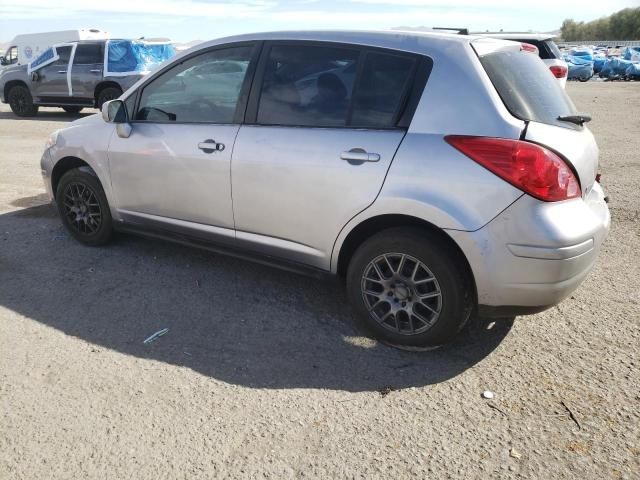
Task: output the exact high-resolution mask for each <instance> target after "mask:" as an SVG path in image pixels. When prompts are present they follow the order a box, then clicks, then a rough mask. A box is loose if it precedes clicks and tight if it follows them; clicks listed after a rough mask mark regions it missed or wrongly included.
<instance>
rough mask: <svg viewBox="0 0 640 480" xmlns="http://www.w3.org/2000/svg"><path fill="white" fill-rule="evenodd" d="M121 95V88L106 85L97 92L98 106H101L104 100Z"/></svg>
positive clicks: (113, 98)
mask: <svg viewBox="0 0 640 480" xmlns="http://www.w3.org/2000/svg"><path fill="white" fill-rule="evenodd" d="M120 95H122V90H120V89H119V88H116V87H107V88H105V89H104V90H102V91H101V92H100V93H99V94H98V108H102V105H103V104H104V102H108V101H109V100H115V99H116V98H118V97H119V96H120Z"/></svg>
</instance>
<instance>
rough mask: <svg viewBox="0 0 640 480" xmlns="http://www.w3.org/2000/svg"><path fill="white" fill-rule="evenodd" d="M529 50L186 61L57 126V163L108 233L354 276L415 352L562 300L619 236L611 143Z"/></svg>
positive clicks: (300, 43)
mask: <svg viewBox="0 0 640 480" xmlns="http://www.w3.org/2000/svg"><path fill="white" fill-rule="evenodd" d="M528 50H530V49H527V48H523V47H522V45H521V44H519V43H515V42H509V41H504V40H494V39H488V38H480V37H473V36H457V35H447V34H435V33H403V32H278V33H267V34H255V35H242V36H237V37H231V38H225V39H220V40H214V41H211V42H208V43H205V44H202V45H199V46H198V47H196V48H193V49H191V50H188V51H186V52H184V53H183V54H181V55H179V56H178V57H176V58H175V59H173V60H172V61H170V62H169V63H165V64H163V65H162V66H161V67H160V68H159V69H158V70H157V71H155V72H154V73H152V74H150V75H149V76H147V77H145V78H144V79H142V80H140V81H139V82H138V83H136V84H135V85H134V86H133V87H131V88H130V89H129V90H128V91H126V92H125V93H124V94H123V95H122V97H121V98H120V99H118V100H112V101H111V102H108V103H107V104H105V105H104V107H103V110H102V115H101V116H100V115H94V116H91V117H87V118H83V119H81V120H78V121H75V122H73V123H72V124H71V125H70V126H69V127H67V128H64V129H62V130H58V131H57V132H54V133H53V134H52V135H51V136H50V138H49V140H48V145H47V149H46V151H45V152H44V155H43V157H42V174H43V176H44V180H45V184H46V187H47V190H48V191H49V193H50V194H51V197H52V198H53V199H55V201H56V203H57V206H58V209H59V213H60V217H61V219H62V222H63V223H64V225H65V226H66V228H67V229H68V230H69V231H70V232H71V234H72V235H73V236H74V237H75V238H76V239H78V240H79V241H81V242H83V243H85V244H88V245H102V244H104V243H106V242H107V241H108V240H109V239H110V238H111V235H112V231H113V230H114V229H115V230H127V231H133V232H138V233H142V234H146V235H150V236H156V237H162V238H168V239H173V240H176V241H179V242H183V243H188V244H191V245H197V246H202V247H206V248H213V249H216V250H218V251H224V252H227V253H230V254H234V255H242V256H246V257H250V258H254V259H257V260H260V261H266V262H269V263H273V264H279V265H281V266H284V267H286V268H292V269H296V270H301V269H303V270H308V271H312V272H326V273H330V274H334V275H339V276H341V277H343V278H344V279H345V283H346V288H347V291H348V297H349V299H350V302H351V304H352V307H353V309H354V311H355V313H356V316H357V318H358V319H360V320H361V322H362V323H363V324H364V325H365V326H366V327H367V328H368V330H369V331H370V332H371V333H372V334H374V335H375V336H376V337H378V338H380V339H381V340H383V341H385V342H387V343H389V344H393V345H397V346H402V347H409V348H411V347H425V346H433V345H438V344H441V343H443V342H446V341H447V340H448V339H450V338H451V337H452V336H454V335H455V334H456V333H457V332H458V331H459V330H460V329H461V328H462V327H463V325H464V324H465V322H466V321H467V319H468V318H469V316H470V315H471V314H472V313H474V312H475V313H477V314H479V315H484V316H495V317H503V316H511V315H518V314H527V313H534V312H539V311H541V310H544V309H546V308H549V307H550V306H552V305H555V304H557V303H559V302H560V301H561V300H562V299H563V298H564V297H566V296H567V295H568V294H570V293H571V292H572V291H573V290H574V289H575V288H577V287H578V285H579V284H580V283H581V282H582V280H583V279H584V278H585V276H586V275H587V273H588V272H589V270H590V269H591V267H592V266H593V264H594V262H595V260H596V257H597V255H598V251H599V249H600V246H601V244H602V242H603V240H604V239H605V237H606V235H607V232H608V229H609V222H610V217H609V211H608V208H607V205H606V203H605V197H604V194H603V191H602V189H601V188H600V185H599V183H598V182H596V176H597V169H598V148H597V146H596V143H595V141H594V138H593V136H592V134H591V132H590V131H589V130H588V129H587V128H586V127H585V126H584V123H585V122H586V121H588V120H589V118H588V117H587V116H586V115H581V114H579V113H577V112H576V110H575V107H574V105H573V104H572V102H571V100H570V99H569V98H568V97H567V95H566V94H565V92H564V90H563V89H562V87H561V86H560V85H559V84H558V82H557V81H556V79H555V78H554V77H553V75H551V74H550V73H549V70H548V68H547V67H546V66H545V65H544V63H543V62H542V61H541V60H540V59H539V58H538V57H537V56H536V55H535V54H533V53H531V52H530V51H528Z"/></svg>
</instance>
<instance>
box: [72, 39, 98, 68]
mask: <svg viewBox="0 0 640 480" xmlns="http://www.w3.org/2000/svg"><path fill="white" fill-rule="evenodd" d="M103 52H104V50H103V46H102V45H101V44H99V43H87V44H81V45H78V46H77V47H76V53H75V55H74V56H73V64H74V65H92V64H96V63H103V62H104V58H103V55H104V53H103Z"/></svg>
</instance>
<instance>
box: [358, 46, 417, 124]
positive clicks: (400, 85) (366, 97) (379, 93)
mask: <svg viewBox="0 0 640 480" xmlns="http://www.w3.org/2000/svg"><path fill="white" fill-rule="evenodd" d="M415 64H416V60H415V59H413V58H408V57H399V56H396V55H388V54H384V53H367V55H366V56H365V60H364V66H363V68H362V74H361V75H360V77H359V79H358V83H357V86H356V93H355V95H354V105H353V114H352V117H351V125H353V126H362V127H390V126H392V125H394V123H395V121H396V119H397V118H398V115H399V114H400V112H401V110H402V107H403V106H404V99H405V98H406V95H407V90H408V88H409V87H410V85H411V82H412V80H413V77H414V69H415Z"/></svg>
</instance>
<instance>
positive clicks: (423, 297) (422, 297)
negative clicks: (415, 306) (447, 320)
mask: <svg viewBox="0 0 640 480" xmlns="http://www.w3.org/2000/svg"><path fill="white" fill-rule="evenodd" d="M440 295H441V293H440V292H430V293H423V294H418V298H419V299H420V303H422V300H428V299H429V298H435V297H439V296H440Z"/></svg>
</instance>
